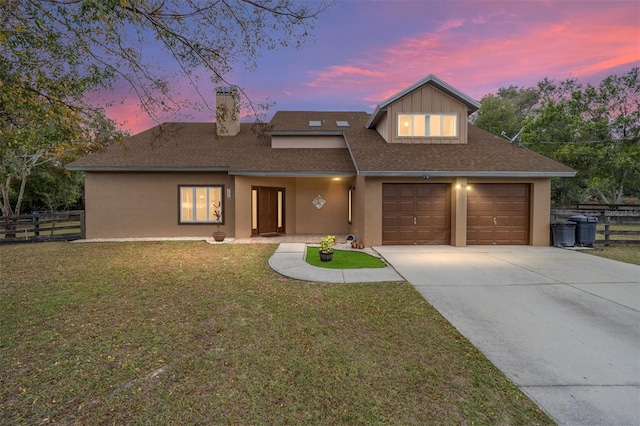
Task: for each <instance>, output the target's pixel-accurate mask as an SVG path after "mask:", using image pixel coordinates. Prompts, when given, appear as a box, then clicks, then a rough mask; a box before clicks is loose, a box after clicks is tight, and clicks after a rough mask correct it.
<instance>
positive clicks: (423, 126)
mask: <svg viewBox="0 0 640 426" xmlns="http://www.w3.org/2000/svg"><path fill="white" fill-rule="evenodd" d="M438 136H448V137H452V136H453V137H455V136H458V116H457V115H455V114H398V137H438Z"/></svg>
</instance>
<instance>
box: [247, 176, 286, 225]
mask: <svg viewBox="0 0 640 426" xmlns="http://www.w3.org/2000/svg"><path fill="white" fill-rule="evenodd" d="M252 192H253V197H252V198H253V203H254V206H253V208H252V212H253V216H254V217H253V220H252V222H253V224H254V225H253V227H252V228H253V229H252V234H254V235H264V234H284V232H285V227H284V188H273V187H266V186H260V187H253V188H252Z"/></svg>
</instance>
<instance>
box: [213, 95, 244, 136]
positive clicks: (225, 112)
mask: <svg viewBox="0 0 640 426" xmlns="http://www.w3.org/2000/svg"><path fill="white" fill-rule="evenodd" d="M216 122H217V124H216V131H217V133H218V136H235V135H237V134H238V133H240V95H239V94H238V88H237V87H217V88H216Z"/></svg>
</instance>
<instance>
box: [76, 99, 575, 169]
mask: <svg viewBox="0 0 640 426" xmlns="http://www.w3.org/2000/svg"><path fill="white" fill-rule="evenodd" d="M370 118H371V115H370V114H368V113H366V112H352V111H342V112H325V111H322V112H319V111H280V112H278V113H276V114H275V116H274V117H273V119H272V120H271V122H270V127H271V128H272V130H273V132H274V133H276V134H283V133H279V132H285V133H286V132H289V131H293V132H298V133H305V132H311V133H309V134H312V133H314V134H317V133H318V132H319V133H322V132H326V133H328V134H344V137H345V139H346V141H347V145H348V147H349V149H341V148H316V149H314V148H278V149H274V148H271V145H270V140H269V136H266V135H264V134H262V137H259V136H258V134H257V133H254V132H253V131H252V124H242V125H241V132H240V134H239V135H237V136H233V137H223V138H216V137H215V136H214V135H215V124H214V123H165V124H162V125H159V126H156V127H154V128H152V129H149V130H147V131H145V132H142V133H140V134H137V135H135V136H132V137H131V138H129V139H128V140H127V141H126V142H125V143H124V144H123V145H114V146H111V147H109V148H107V149H106V150H104V151H103V152H100V153H95V154H92V155H89V156H87V157H84V158H81V159H79V160H77V161H74V162H73V163H71V164H69V165H68V166H67V168H68V169H70V170H86V171H107V170H132V171H133V170H157V171H163V170H193V171H202V170H212V171H213V170H224V171H228V172H229V173H231V174H277V175H288V174H292V175H305V174H306V175H319V174H346V175H349V174H355V173H356V171H357V172H358V173H361V174H363V175H370V176H385V175H386V176H389V175H392V176H418V175H431V176H544V177H551V176H573V175H574V174H575V171H574V170H572V169H571V168H569V167H567V166H564V165H562V164H560V163H558V162H556V161H553V160H551V159H549V158H547V157H544V156H542V155H540V154H537V153H535V152H533V151H530V150H528V149H526V148H519V147H516V146H515V145H513V144H512V143H510V142H509V141H508V140H506V139H503V138H501V137H498V136H495V135H493V134H491V133H489V132H486V131H484V130H482V129H479V128H477V127H475V126H473V125H469V132H468V143H467V144H455V145H441V144H438V145H429V144H398V143H387V142H385V140H384V139H383V138H382V136H380V134H378V132H377V131H376V130H375V129H367V128H366V127H365V124H366V123H367V121H368V120H369V119H370ZM309 121H321V122H322V126H320V127H319V128H318V127H313V128H310V127H309ZM336 121H348V122H349V127H341V126H338V125H337V124H336ZM352 159H353V160H352ZM354 161H355V165H354Z"/></svg>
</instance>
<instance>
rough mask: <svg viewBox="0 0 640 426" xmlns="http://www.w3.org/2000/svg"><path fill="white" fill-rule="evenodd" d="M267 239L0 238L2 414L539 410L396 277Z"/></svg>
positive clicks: (542, 419)
mask: <svg viewBox="0 0 640 426" xmlns="http://www.w3.org/2000/svg"><path fill="white" fill-rule="evenodd" d="M275 248H276V245H258V244H255V245H240V244H238V245H232V244H225V245H208V244H205V243H202V242H164V243H104V244H97V243H95V244H70V243H42V244H28V245H13V246H0V262H1V263H0V268H1V270H0V384H1V386H0V424H11V425H33V424H42V423H58V424H78V425H90V424H154V425H155V424H183V425H186V424H296V425H298V424H300V425H304V424H314V425H315V424H363V425H364V424H366V425H369V424H403V425H404V424H456V425H457V424H550V423H552V422H551V420H550V419H549V418H548V417H547V416H546V415H545V414H544V413H543V412H541V411H540V410H539V409H538V408H537V406H536V405H535V404H533V403H532V402H531V401H530V400H529V399H527V398H526V397H525V396H524V395H523V394H522V393H521V392H520V391H519V390H518V389H517V387H516V386H514V385H513V384H512V383H511V382H510V381H509V380H507V379H506V378H505V377H504V376H503V375H502V374H501V373H500V372H499V371H498V370H497V369H496V368H495V367H494V366H493V365H492V364H491V363H490V362H489V361H488V360H487V359H486V358H485V357H484V356H483V355H482V354H481V353H480V352H479V351H478V350H477V349H476V348H475V347H474V346H472V345H471V344H470V343H469V342H468V341H467V340H466V339H465V338H464V337H462V336H461V335H460V334H459V333H458V332H457V330H456V329H455V328H454V327H452V326H451V325H450V324H449V323H448V322H447V321H446V320H444V319H443V318H442V317H441V316H440V315H439V314H438V312H437V311H435V310H434V309H433V308H432V307H431V306H430V305H429V304H428V303H427V302H426V301H425V300H424V299H423V298H422V297H421V296H420V295H419V294H418V293H417V291H415V290H414V289H413V287H412V286H411V285H409V284H407V283H380V284H370V283H369V284H322V283H308V282H303V281H297V280H293V279H289V278H286V277H283V276H281V275H279V274H277V273H275V272H273V271H272V270H271V269H270V268H269V266H268V263H267V261H268V259H269V257H270V256H271V255H272V254H273V252H274V250H275Z"/></svg>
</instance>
